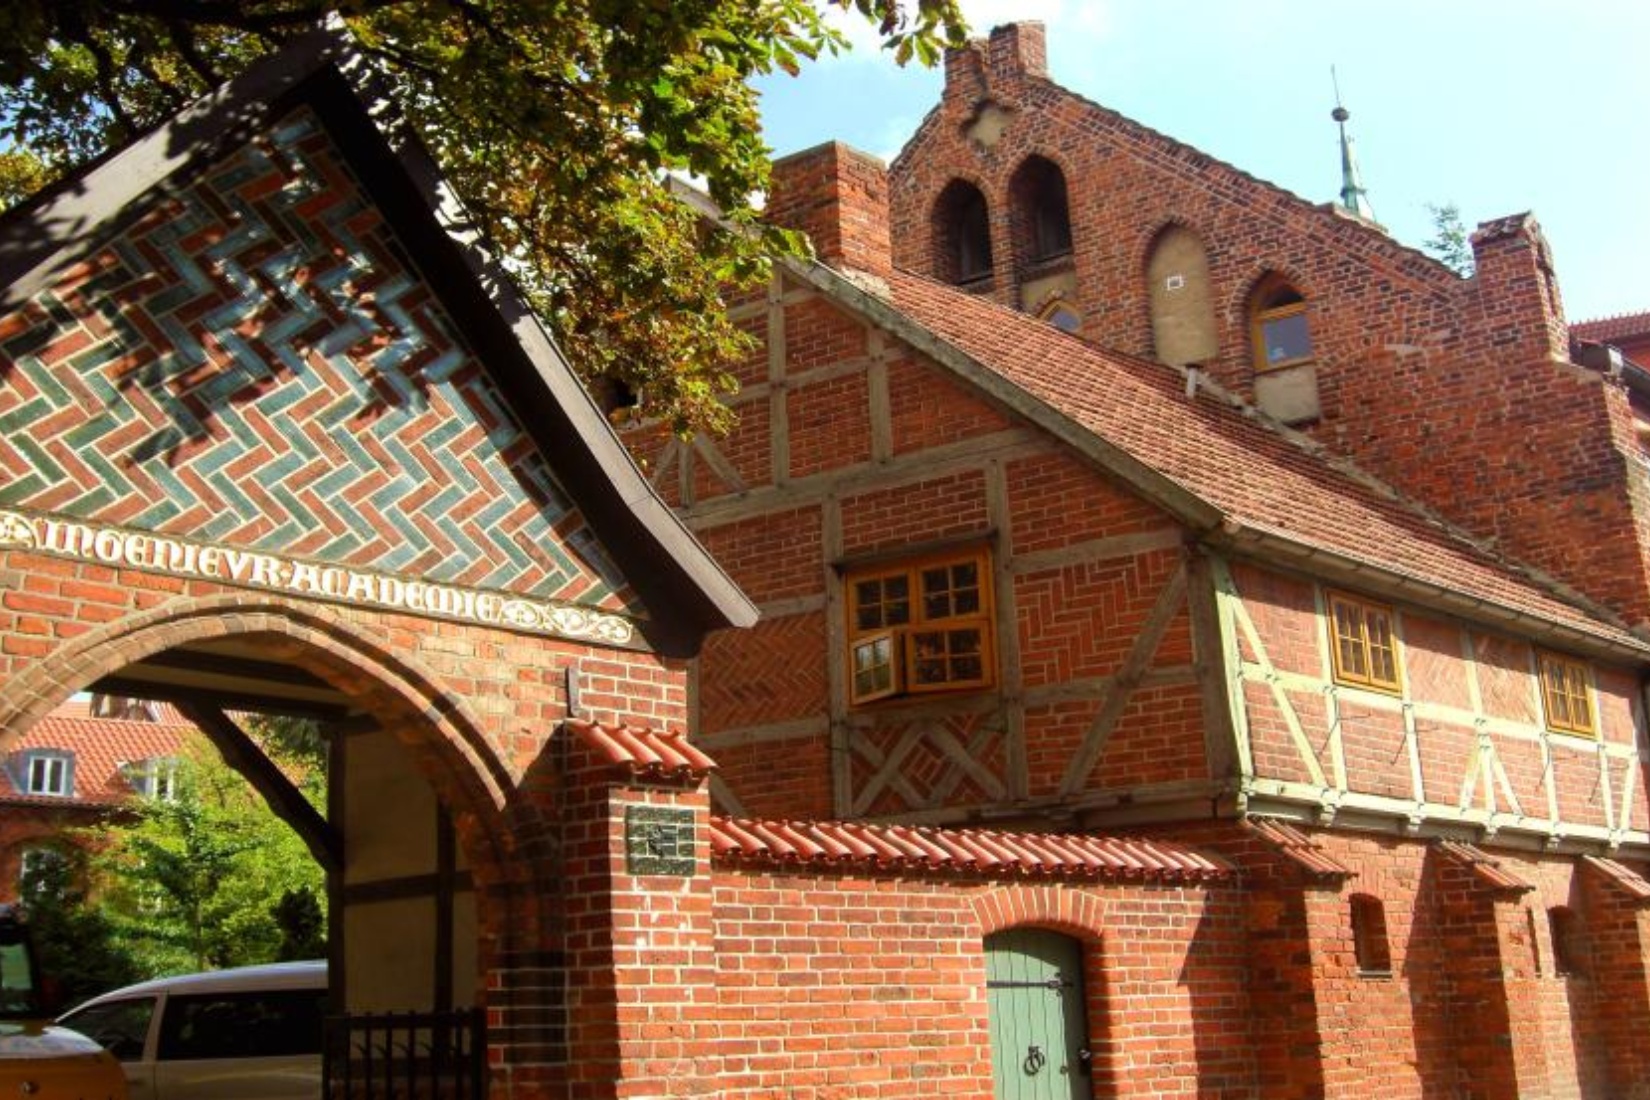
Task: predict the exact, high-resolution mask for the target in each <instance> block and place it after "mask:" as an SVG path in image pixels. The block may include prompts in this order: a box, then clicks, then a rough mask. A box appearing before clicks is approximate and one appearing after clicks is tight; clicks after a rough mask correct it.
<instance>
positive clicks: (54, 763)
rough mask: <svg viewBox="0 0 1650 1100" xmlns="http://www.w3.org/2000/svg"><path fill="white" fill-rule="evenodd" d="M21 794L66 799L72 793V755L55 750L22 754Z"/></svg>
mask: <svg viewBox="0 0 1650 1100" xmlns="http://www.w3.org/2000/svg"><path fill="white" fill-rule="evenodd" d="M22 770H23V793H24V794H38V795H48V796H52V797H56V798H68V797H69V796H70V795H72V794H73V793H74V754H73V753H68V752H59V751H55V750H46V751H39V750H36V751H33V752H27V753H24V754H23V769H22Z"/></svg>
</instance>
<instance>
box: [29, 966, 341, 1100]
mask: <svg viewBox="0 0 1650 1100" xmlns="http://www.w3.org/2000/svg"><path fill="white" fill-rule="evenodd" d="M326 994H327V964H326V963H325V962H320V961H312V962H294V963H273V964H270V965H267V966H246V967H240V968H237V969H233V970H216V971H211V972H208V973H203V974H185V975H182V976H180V977H175V978H157V979H156V980H154V981H149V982H140V983H139V984H137V985H130V986H127V987H126V988H124V989H117V990H115V991H114V992H112V993H105V994H103V995H102V996H100V997H94V998H92V999H91V1000H89V1001H87V1002H86V1003H85V1004H83V1005H81V1006H80V1007H78V1008H76V1009H75V1010H74V1011H72V1012H69V1013H66V1014H64V1016H63V1017H62V1019H61V1020H60V1021H59V1022H60V1023H62V1024H64V1025H66V1026H68V1027H71V1028H74V1029H76V1030H77V1031H80V1032H83V1033H84V1034H86V1035H87V1036H90V1037H91V1038H92V1039H95V1040H97V1042H99V1043H101V1044H102V1045H103V1046H104V1047H106V1048H107V1049H108V1051H109V1052H110V1053H112V1054H113V1055H114V1056H115V1057H116V1058H117V1059H119V1061H120V1065H121V1068H123V1069H124V1070H125V1072H126V1082H127V1084H128V1086H129V1088H130V1091H131V1100H316V1098H318V1097H319V1096H320V1095H321V1040H322V1018H323V1013H324V1002H325V999H326Z"/></svg>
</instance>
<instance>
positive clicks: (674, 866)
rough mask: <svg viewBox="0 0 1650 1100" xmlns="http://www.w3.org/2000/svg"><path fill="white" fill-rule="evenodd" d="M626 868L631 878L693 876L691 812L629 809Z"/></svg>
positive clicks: (625, 825) (626, 831)
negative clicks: (643, 876)
mask: <svg viewBox="0 0 1650 1100" xmlns="http://www.w3.org/2000/svg"><path fill="white" fill-rule="evenodd" d="M624 838H625V845H624V846H625V867H626V869H628V870H629V872H630V873H631V874H633V875H692V874H693V811H692V810H684V809H677V808H674V807H670V806H630V807H627V808H626V809H625V814H624Z"/></svg>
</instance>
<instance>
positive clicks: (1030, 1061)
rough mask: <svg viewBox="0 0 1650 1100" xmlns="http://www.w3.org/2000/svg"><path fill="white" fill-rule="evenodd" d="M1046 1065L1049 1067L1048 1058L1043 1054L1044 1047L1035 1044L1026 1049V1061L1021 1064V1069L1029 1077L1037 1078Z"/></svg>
mask: <svg viewBox="0 0 1650 1100" xmlns="http://www.w3.org/2000/svg"><path fill="white" fill-rule="evenodd" d="M1046 1065H1048V1056H1047V1055H1045V1054H1044V1053H1043V1048H1042V1047H1040V1046H1037V1045H1036V1044H1035V1043H1034V1044H1032V1045H1031V1046H1030V1047H1028V1048H1027V1049H1026V1060H1025V1061H1024V1062H1021V1063H1020V1068H1021V1069H1023V1070H1025V1074H1026V1076H1027V1077H1035V1076H1037V1075H1038V1074H1039V1073H1041V1072H1043V1067H1044V1066H1046Z"/></svg>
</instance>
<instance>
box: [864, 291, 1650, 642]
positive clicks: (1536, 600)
mask: <svg viewBox="0 0 1650 1100" xmlns="http://www.w3.org/2000/svg"><path fill="white" fill-rule="evenodd" d="M833 274H837V273H833ZM837 277H838V278H839V279H840V278H841V276H840V275H839V274H837ZM886 283H887V286H888V288H889V292H890V295H891V297H890V298H889V299H885V305H890V306H892V307H893V309H894V310H895V311H896V312H897V313H898V314H902V315H903V316H904V318H905V319H906V320H907V321H909V322H912V323H914V324H915V325H917V326H919V327H920V328H921V329H923V330H926V332H927V333H928V334H929V335H931V336H932V337H936V338H938V340H939V341H940V342H941V343H943V344H946V345H949V346H950V348H951V349H954V350H955V351H960V352H961V353H963V355H964V356H966V357H967V358H968V359H970V360H972V361H973V362H974V363H975V364H978V365H979V366H980V367H983V368H985V369H986V370H987V371H989V372H991V373H993V374H996V375H997V376H999V377H1000V378H1001V379H1003V380H1005V381H1007V382H1009V383H1011V384H1012V385H1013V386H1014V387H1016V388H1018V389H1019V390H1021V391H1023V393H1025V394H1028V395H1030V396H1031V397H1034V398H1036V399H1037V401H1038V402H1040V403H1041V404H1042V405H1044V406H1045V407H1047V408H1048V409H1051V410H1052V411H1054V412H1055V413H1057V414H1059V415H1060V416H1062V417H1064V418H1066V419H1068V420H1070V421H1072V422H1075V424H1076V425H1078V426H1079V427H1080V428H1082V429H1084V430H1086V432H1087V433H1089V436H1090V437H1093V438H1096V439H1097V440H1098V441H1099V442H1100V443H1101V444H1104V445H1108V449H1114V450H1115V451H1118V452H1121V454H1122V456H1123V457H1124V458H1125V459H1127V460H1132V461H1133V462H1134V463H1136V464H1138V465H1139V466H1141V467H1145V468H1146V469H1148V470H1150V471H1153V472H1155V475H1156V476H1157V477H1158V478H1159V479H1161V480H1162V481H1164V482H1166V483H1168V484H1169V485H1170V486H1172V487H1174V491H1177V492H1179V493H1184V494H1186V495H1187V496H1188V497H1189V498H1190V499H1194V500H1196V501H1201V502H1202V503H1203V505H1204V506H1206V507H1212V508H1213V509H1214V510H1215V511H1216V512H1218V514H1219V518H1220V520H1221V523H1222V525H1223V526H1224V527H1225V528H1226V529H1227V530H1228V531H1229V532H1231V533H1233V534H1235V535H1236V536H1238V537H1243V536H1247V537H1249V538H1251V539H1256V538H1259V539H1277V540H1281V541H1282V542H1284V543H1287V544H1290V545H1292V546H1294V547H1297V548H1300V549H1301V550H1303V551H1306V552H1309V553H1323V554H1327V555H1330V556H1333V557H1335V558H1339V559H1340V560H1342V561H1344V562H1346V563H1348V566H1349V567H1352V568H1356V569H1368V570H1371V571H1373V572H1377V573H1379V574H1384V575H1386V576H1389V577H1392V578H1395V579H1396V580H1397V581H1398V582H1400V583H1412V584H1418V585H1420V586H1423V587H1426V588H1432V589H1437V590H1442V591H1447V592H1454V593H1459V594H1461V595H1462V596H1464V597H1466V599H1467V601H1468V602H1470V603H1472V604H1474V605H1488V606H1489V607H1492V608H1500V609H1503V611H1510V612H1513V613H1514V614H1517V615H1524V616H1530V617H1534V618H1536V619H1539V620H1542V621H1544V622H1546V623H1549V624H1555V625H1557V626H1559V627H1562V628H1566V629H1569V630H1571V631H1575V632H1579V633H1581V634H1585V635H1588V636H1590V637H1592V638H1594V639H1596V640H1598V641H1602V642H1604V643H1606V644H1609V645H1613V646H1618V647H1626V648H1630V649H1633V650H1637V651H1639V652H1641V653H1642V652H1644V651H1645V650H1646V648H1647V647H1646V642H1645V641H1644V640H1643V639H1640V638H1638V637H1636V636H1635V635H1633V634H1631V633H1630V632H1628V631H1627V630H1626V628H1625V627H1623V626H1620V625H1618V623H1617V621H1616V620H1615V619H1614V618H1613V617H1612V616H1610V614H1609V613H1608V612H1607V611H1605V610H1603V609H1602V608H1598V607H1595V606H1593V605H1591V604H1589V603H1587V602H1586V601H1584V600H1583V599H1582V598H1581V597H1580V596H1579V595H1576V594H1575V593H1573V592H1570V591H1568V590H1565V589H1563V588H1562V587H1561V586H1560V585H1558V583H1557V582H1556V581H1552V580H1550V579H1548V578H1545V577H1541V576H1540V575H1537V574H1534V573H1532V572H1531V571H1530V570H1528V569H1526V568H1525V567H1522V566H1519V565H1517V564H1516V563H1512V562H1509V561H1507V560H1505V559H1502V558H1500V557H1498V556H1496V555H1495V554H1493V553H1492V552H1491V551H1489V550H1488V549H1486V548H1484V547H1482V546H1480V545H1478V544H1477V543H1474V542H1473V541H1471V540H1469V539H1468V538H1467V537H1466V536H1465V535H1463V534H1461V533H1460V532H1458V531H1455V530H1454V529H1452V528H1450V527H1449V526H1448V525H1447V524H1446V523H1445V522H1444V521H1442V520H1441V519H1439V518H1438V517H1436V516H1434V515H1431V514H1430V513H1428V512H1427V511H1425V510H1424V509H1422V508H1421V507H1420V506H1419V505H1417V504H1415V503H1414V502H1412V501H1410V500H1407V499H1405V498H1403V497H1401V496H1399V495H1398V494H1397V493H1396V492H1395V491H1393V490H1392V489H1391V488H1389V487H1387V486H1385V485H1382V484H1380V483H1379V482H1377V481H1376V480H1375V479H1373V478H1371V477H1369V476H1367V475H1365V474H1362V473H1360V472H1359V471H1357V470H1356V469H1355V468H1354V467H1352V466H1351V464H1350V463H1347V462H1345V461H1343V460H1339V459H1331V458H1329V457H1327V456H1326V455H1325V454H1324V453H1323V452H1322V451H1321V450H1320V449H1318V448H1316V447H1315V446H1314V445H1313V444H1311V443H1310V442H1309V441H1307V440H1305V438H1304V437H1299V436H1296V435H1294V433H1288V434H1286V433H1285V432H1284V431H1283V430H1281V429H1279V428H1276V427H1274V426H1271V425H1270V424H1269V423H1266V422H1263V420H1262V419H1261V418H1259V417H1258V416H1257V415H1256V414H1255V413H1254V411H1253V410H1250V409H1246V408H1244V407H1242V406H1240V405H1238V404H1236V403H1234V402H1233V401H1232V399H1231V398H1229V397H1227V396H1225V395H1223V394H1219V393H1218V392H1211V390H1210V388H1208V387H1206V386H1205V387H1200V388H1199V389H1198V392H1197V394H1196V396H1195V397H1193V398H1191V399H1188V398H1187V396H1186V388H1187V383H1186V375H1185V373H1184V372H1183V371H1181V370H1180V369H1178V368H1175V367H1169V366H1166V365H1164V364H1162V363H1157V362H1152V361H1149V360H1145V359H1137V358H1134V357H1132V356H1128V355H1124V354H1122V353H1121V352H1115V351H1109V350H1105V349H1102V348H1099V347H1097V346H1095V345H1093V344H1089V343H1087V342H1086V341H1083V340H1080V339H1078V338H1076V337H1073V336H1069V335H1067V334H1065V333H1063V332H1060V331H1058V330H1057V329H1055V328H1054V327H1053V326H1052V325H1048V324H1045V323H1043V322H1041V321H1038V320H1036V319H1035V318H1033V317H1030V316H1028V315H1026V314H1024V313H1020V312H1018V311H1016V310H1011V309H1008V308H1006V307H1004V306H1000V305H997V304H996V303H994V302H990V301H986V300H984V299H981V298H976V297H974V296H973V295H970V294H966V293H963V292H962V291H959V290H957V289H956V288H954V287H950V286H946V285H944V284H941V283H937V282H934V281H932V280H930V279H926V278H923V277H921V276H916V275H912V274H910V273H907V272H893V273H891V274H890V275H889V276H888V277H887V279H886ZM836 286H837V287H838V289H839V290H840V291H841V292H842V293H844V294H851V293H852V292H851V291H849V290H848V289H847V288H846V287H844V286H842V284H840V283H838V284H836ZM873 316H875V314H874V312H873Z"/></svg>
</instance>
